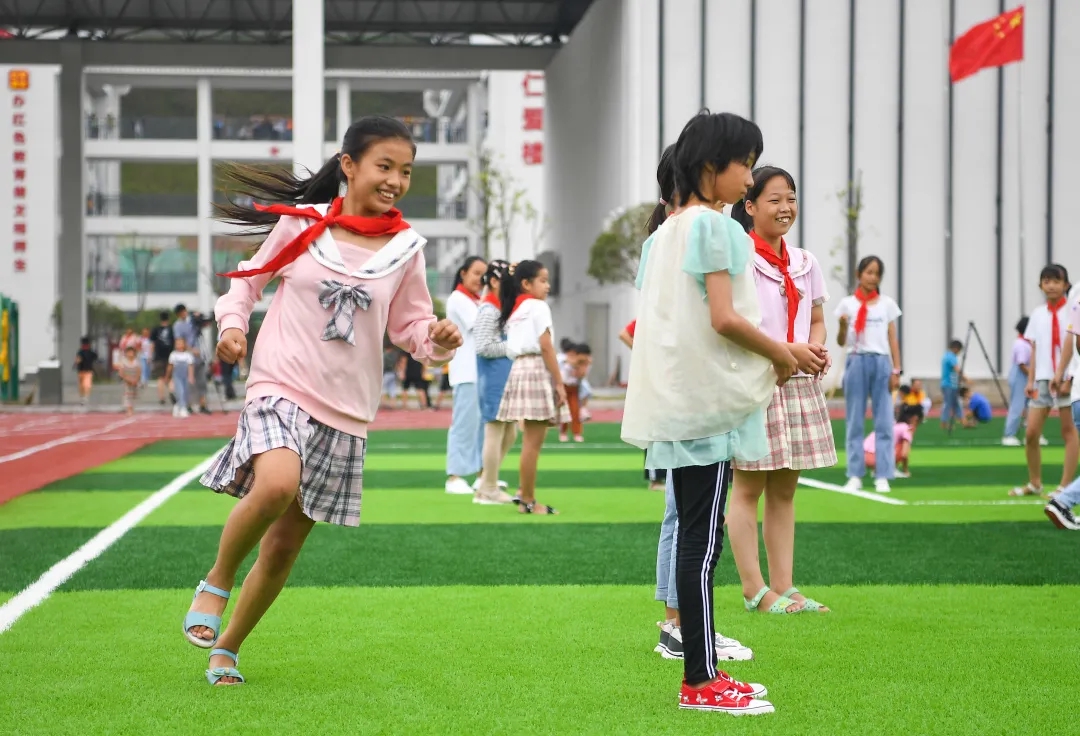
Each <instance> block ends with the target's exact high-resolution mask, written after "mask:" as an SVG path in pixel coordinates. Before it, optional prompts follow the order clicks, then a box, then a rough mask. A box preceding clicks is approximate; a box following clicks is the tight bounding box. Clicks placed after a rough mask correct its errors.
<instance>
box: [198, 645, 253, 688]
mask: <svg viewBox="0 0 1080 736" xmlns="http://www.w3.org/2000/svg"><path fill="white" fill-rule="evenodd" d="M215 654H223V655H225V656H226V657H228V658H230V659H231V660H232V661H233V665H238V664H240V657H238V656H237V655H236V653H235V652H230V651H229V650H228V649H214V650H213V651H211V652H210V656H211V657H213V656H214V655H215ZM223 677H235V678H236V679H237V680H239V681H240V682H225V683H222V685H223V686H228V685H243V684H244V676H243V675H241V674H240V670H238V669H236V667H235V666H234V667H214V668H213V669H208V670H206V681H207V682H209V683H210V684H211V685H217V684H218V681H219V680H221V678H223Z"/></svg>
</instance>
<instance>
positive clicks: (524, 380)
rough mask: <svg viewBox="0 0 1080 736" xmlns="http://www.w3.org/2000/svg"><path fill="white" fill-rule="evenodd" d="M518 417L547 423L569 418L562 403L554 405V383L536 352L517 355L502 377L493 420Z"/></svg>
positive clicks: (566, 408) (564, 421) (505, 420)
mask: <svg viewBox="0 0 1080 736" xmlns="http://www.w3.org/2000/svg"><path fill="white" fill-rule="evenodd" d="M522 419H524V420H525V421H528V422H550V423H551V424H565V423H567V422H569V421H570V409H569V408H568V407H567V406H566V404H563V405H562V406H559V407H556V406H555V386H554V384H553V383H552V381H551V374H550V373H548V370H547V368H546V367H545V366H544V358H543V356H540V355H519V356H518V357H517V358H515V359H514V365H513V367H512V368H511V369H510V377H509V378H507V379H506V388H505V389H504V390H503V397H502V403H500V404H499V414H498V416H497V417H496V420H497V421H500V422H519V421H521V420H522Z"/></svg>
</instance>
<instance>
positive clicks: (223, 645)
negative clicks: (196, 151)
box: [183, 116, 461, 685]
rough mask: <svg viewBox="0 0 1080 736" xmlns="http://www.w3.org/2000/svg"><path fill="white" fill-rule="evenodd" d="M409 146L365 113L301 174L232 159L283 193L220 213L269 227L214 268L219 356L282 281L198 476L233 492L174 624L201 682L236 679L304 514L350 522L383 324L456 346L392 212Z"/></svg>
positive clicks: (232, 350) (446, 355)
mask: <svg viewBox="0 0 1080 736" xmlns="http://www.w3.org/2000/svg"><path fill="white" fill-rule="evenodd" d="M415 153H416V147H415V145H414V143H413V141H412V137H411V136H410V135H409V130H408V128H406V127H405V126H404V124H402V123H401V122H399V121H397V120H395V119H393V118H389V117H383V116H371V117H365V118H361V119H360V120H359V121H357V122H355V123H353V124H352V125H351V126H349V129H348V130H347V131H346V132H345V140H344V142H343V143H342V146H341V153H340V154H338V155H336V156H334V158H332V159H331V160H330V161H328V162H327V163H326V164H325V165H324V166H323V167H322V168H321V169H319V171H318V172H316V173H315V174H314V175H313V176H312V177H310V178H306V179H304V178H297V177H296V176H294V175H293V174H292V173H290V172H288V171H285V170H281V171H274V172H265V171H261V170H256V169H249V168H244V167H233V168H232V169H231V174H232V176H233V178H234V179H235V180H236V181H237V182H238V183H239V184H240V185H242V186H243V188H244V189H245V190H246V191H245V194H249V195H250V196H252V197H253V198H254V199H255V200H256V201H259V200H261V201H276V202H283V203H287V204H274V205H271V206H261V205H256V206H255V208H254V209H247V208H246V207H241V206H239V205H235V204H231V203H230V204H229V205H227V206H225V207H223V208H222V210H221V211H222V212H223V213H224V214H225V215H226V217H227V218H228V219H229V220H230V221H232V222H235V223H238V224H244V225H248V226H252V227H253V228H254V229H255V230H256V231H263V232H265V231H266V230H267V229H270V234H269V236H268V237H267V238H266V241H265V242H264V243H263V244H262V247H261V248H260V249H259V251H258V252H257V253H256V254H255V256H254V257H253V258H252V259H251V260H250V261H244V262H241V263H240V267H239V270H237V271H235V272H233V273H230V274H226V275H227V276H229V277H231V278H232V279H233V281H232V286H231V288H230V290H229V293H228V294H226V295H224V296H223V297H221V298H220V299H219V300H218V303H217V307H216V309H215V314H216V316H217V321H218V325H219V327H220V330H221V335H220V341H219V342H218V346H217V354H218V357H219V358H221V359H222V360H225V361H228V362H236V361H237V360H240V359H241V358H243V357H244V355H245V354H246V352H247V339H246V337H245V336H244V335H245V332H246V331H247V328H248V319H249V317H250V315H251V311H252V309H253V308H254V306H255V304H256V302H258V301H259V299H260V297H261V292H262V290H263V288H264V287H265V286H266V284H267V283H268V282H269V281H270V280H271V279H272V278H275V277H279V278H281V279H282V286H281V288H279V289H277V291H276V292H275V294H274V298H273V301H272V302H271V304H270V308H269V310H268V311H267V313H266V318H265V320H264V321H263V324H262V330H261V331H260V333H259V340H258V345H257V347H256V349H255V352H254V354H253V355H252V360H251V372H250V375H249V378H248V383H247V404H246V405H245V406H244V409H243V411H242V412H241V414H240V423H239V427H238V429H237V432H236V436H235V437H234V438H233V439H232V441H230V442H229V444H228V445H227V446H226V447H225V448H224V449H223V450H222V451H221V453H220V454H219V455H218V456H217V459H216V460H215V461H214V463H213V464H212V465H211V466H210V469H209V470H207V471H206V473H205V474H204V475H203V477H202V482H203V484H204V485H207V486H209V487H210V488H213V489H214V490H216V491H218V492H221V493H228V494H230V495H233V496H236V497H238V498H240V502H239V503H237V504H236V506H235V507H234V508H233V510H232V512H231V513H230V514H229V520H228V521H227V522H226V524H225V529H224V530H223V531H222V535H221V542H220V545H219V547H218V553H217V560H216V561H215V563H214V566H213V568H211V570H210V572H209V573H207V575H206V579H205V580H203V581H202V582H200V583H199V586H198V587H197V588H196V590H195V598H194V600H193V602H192V605H191V610H190V612H189V613H188V614H187V615H186V616H185V617H184V623H183V633H184V636H185V637H186V638H187V640H188V641H189V642H191V643H192V644H194V645H195V646H197V647H202V648H204V649H209V648H211V647H214V649H212V651H211V652H210V666H209V668H208V669H207V670H206V678H207V680H208V681H209V682H210V684H211V685H219V684H220V685H235V684H239V683H242V682H243V681H244V678H243V676H242V675H241V674H240V672H239V671H238V670H237V668H236V667H237V658H238V656H237V655H238V653H239V651H240V647H241V645H242V644H243V643H244V640H245V639H247V637H248V635H249V634H250V633H251V631H252V629H253V628H254V627H255V625H256V624H258V622H259V620H260V619H261V618H262V617H263V614H265V613H266V611H267V609H268V608H269V607H270V605H271V604H272V603H273V602H274V599H275V598H276V597H277V595H278V593H279V592H281V589H282V587H283V586H284V585H285V581H286V580H287V579H288V577H289V571H290V570H291V569H292V565H293V563H294V562H295V561H296V557H297V555H298V554H299V553H300V549H301V548H302V547H303V545H304V541H305V540H306V539H307V536H308V533H309V532H310V531H311V528H312V527H313V526H314V525H315V522H316V521H324V522H329V523H332V524H341V525H345V526H357V525H358V524H359V523H360V498H361V492H362V490H363V471H364V453H365V450H366V447H367V440H366V436H367V426H368V424H369V423H370V422H371V420H372V419H374V417H375V412H376V410H377V408H378V405H379V395H380V393H381V391H380V389H381V378H382V375H381V374H382V360H381V356H382V339H383V334H384V333H386V332H388V333H389V336H390V339H391V340H392V341H393V342H394V343H395V344H396V345H399V346H401V347H402V348H403V349H405V350H407V351H408V352H409V353H411V354H412V355H413V356H415V357H416V358H417V359H418V360H424V361H441V362H446V361H448V360H450V358H452V357H453V354H452V352H451V351H452V350H453V349H454V348H457V347H458V346H460V345H461V335H460V333H459V332H458V329H457V327H455V326H454V324H453V323H452V322H449V321H447V320H443V321H441V322H437V321H436V318H435V315H434V314H433V313H432V307H431V296H430V295H429V294H428V290H427V280H426V279H427V272H426V268H425V266H424V256H423V254H422V252H421V250H422V248H423V246H424V242H425V241H424V239H423V238H422V237H420V236H419V235H418V234H417V233H416V232H415V231H414V230H412V228H410V227H409V225H408V223H406V222H405V221H404V220H403V219H402V217H401V213H400V212H399V211H398V210H397V209H395V208H394V204H395V203H396V202H397V200H399V199H400V198H401V197H403V196H404V195H405V193H406V192H407V191H408V190H409V178H410V174H411V172H412V166H413V158H414V156H415ZM343 186H347V188H346V190H345V193H344V195H343V196H340V195H339V194H338V192H339V188H341V187H343ZM255 545H258V546H259V556H258V559H257V560H256V561H255V565H254V566H253V567H252V568H251V571H250V572H249V573H248V575H247V578H246V579H245V580H244V586H243V589H242V591H241V592H240V596H239V599H238V601H237V603H236V608H235V609H234V610H233V613H232V617H231V618H230V620H229V625H228V628H226V629H225V630H224V631H222V632H220V636H219V630H220V628H221V614H222V612H223V611H224V609H225V605H226V603H227V601H228V599H229V596H230V591H231V590H232V588H233V585H234V583H235V582H236V572H237V569H238V568H239V566H240V563H241V562H242V561H243V560H244V558H245V557H246V556H247V554H248V553H249V552H250V551H251V550H252V549H253V548H254V547H255Z"/></svg>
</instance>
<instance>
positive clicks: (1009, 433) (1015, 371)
mask: <svg viewBox="0 0 1080 736" xmlns="http://www.w3.org/2000/svg"><path fill="white" fill-rule="evenodd" d="M1027 327H1028V318H1027V317H1022V318H1021V319H1020V321H1019V322H1017V323H1016V340H1014V341H1013V346H1012V366H1011V367H1010V368H1009V415H1008V417H1006V419H1005V434H1004V435H1003V436H1002V438H1001V444H1002V445H1004V446H1005V447H1020V444H1021V443H1020V440H1019V439H1017V438H1016V433H1017V431H1019V429H1020V420H1021V419H1023V418H1024V412H1026V411H1027V406H1028V397H1027V380H1028V373H1030V372H1031V343H1030V342H1029V341H1028V339H1027V338H1026V337H1024V333H1025V332H1027Z"/></svg>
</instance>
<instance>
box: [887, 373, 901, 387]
mask: <svg viewBox="0 0 1080 736" xmlns="http://www.w3.org/2000/svg"><path fill="white" fill-rule="evenodd" d="M898 388H900V376H898V375H897V374H895V373H893V374H892V375H891V376H889V390H890V391H895V390H896V389H898Z"/></svg>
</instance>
